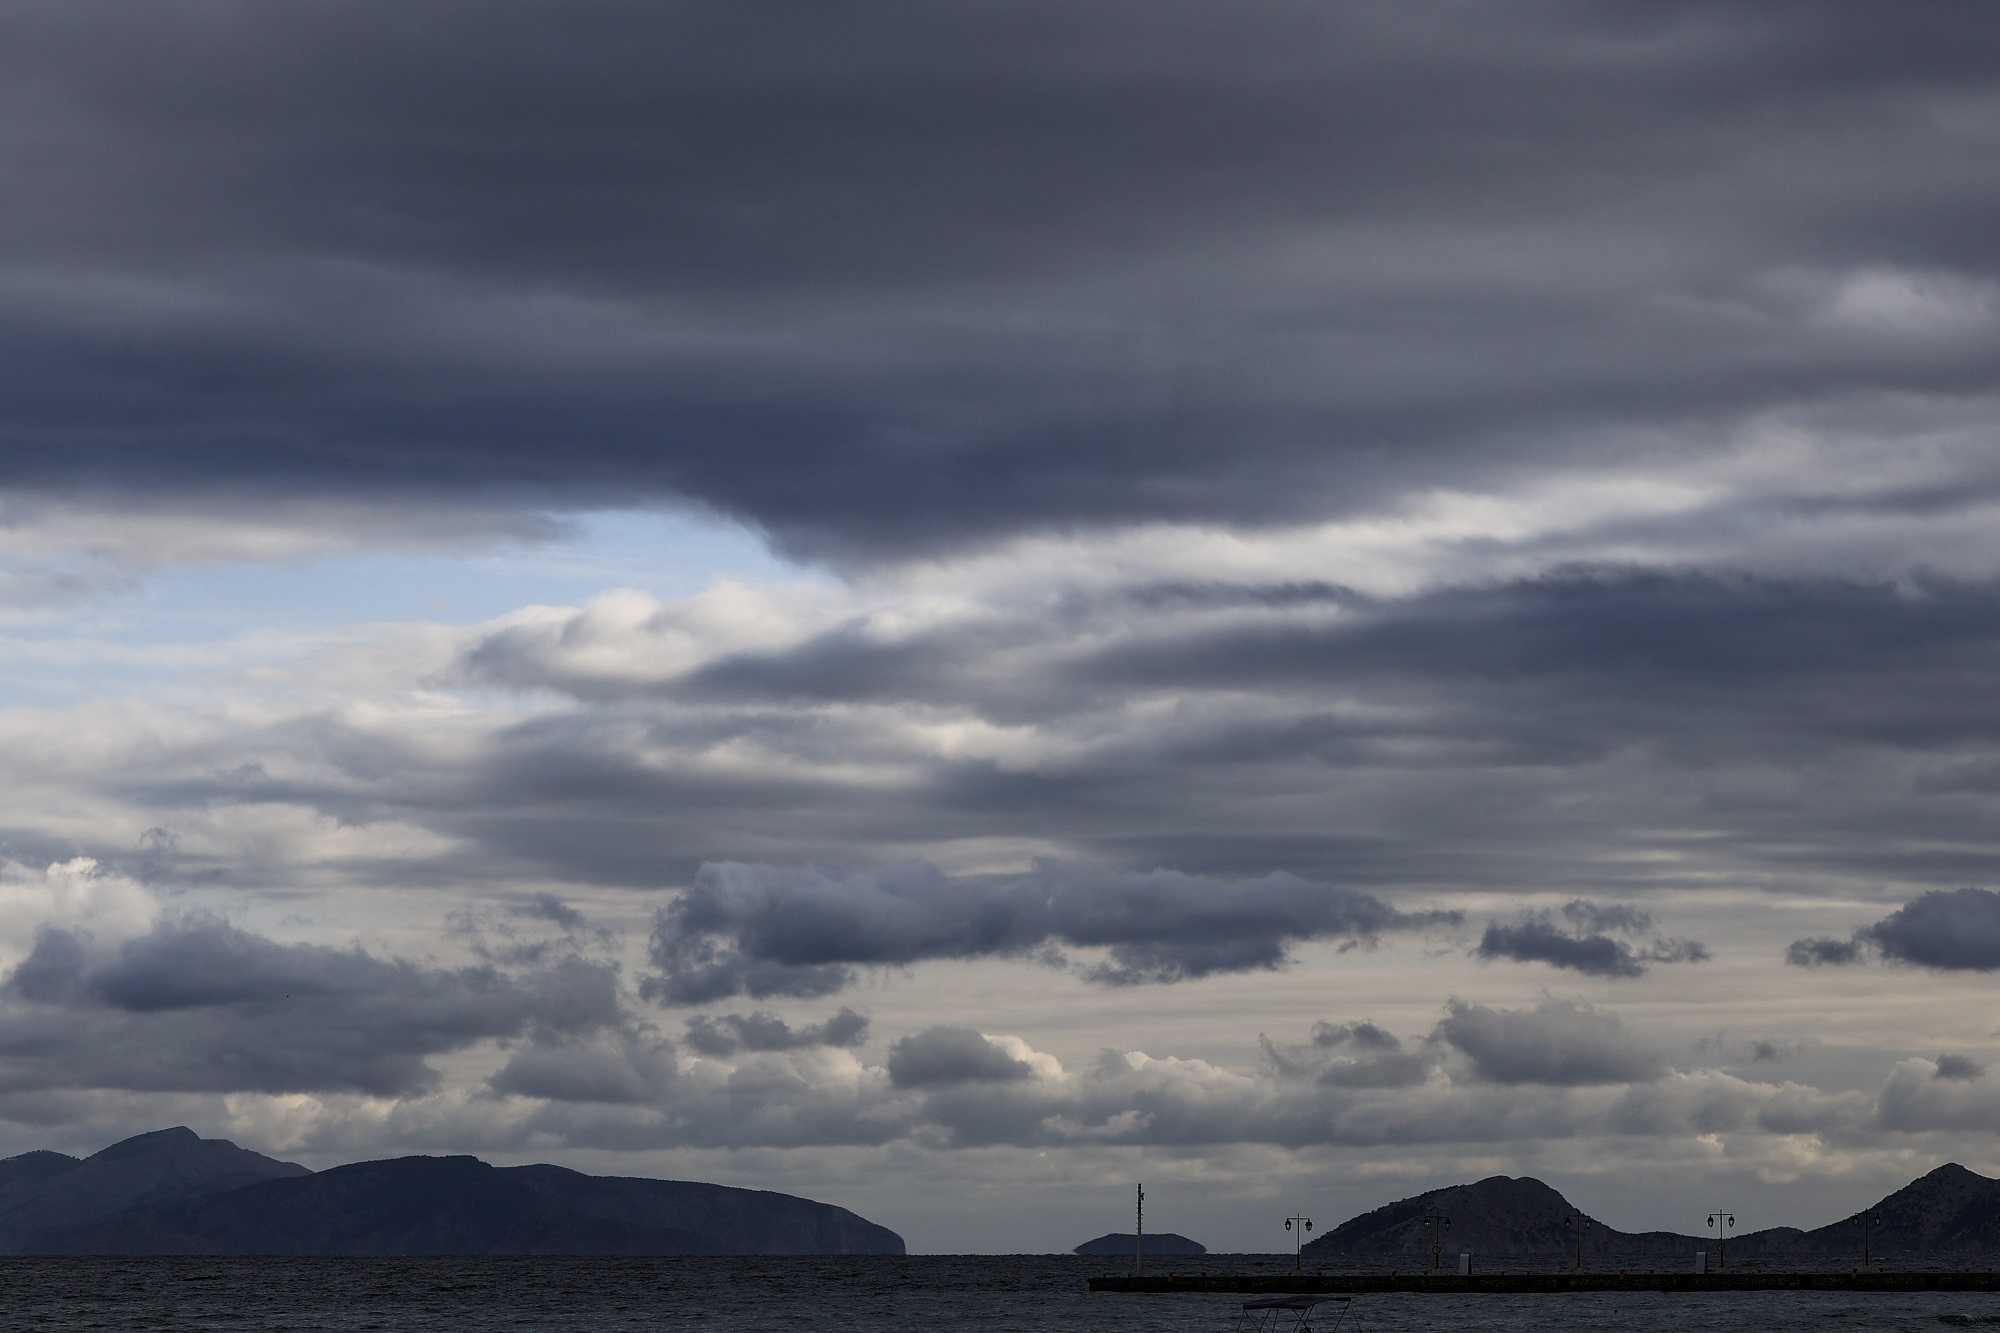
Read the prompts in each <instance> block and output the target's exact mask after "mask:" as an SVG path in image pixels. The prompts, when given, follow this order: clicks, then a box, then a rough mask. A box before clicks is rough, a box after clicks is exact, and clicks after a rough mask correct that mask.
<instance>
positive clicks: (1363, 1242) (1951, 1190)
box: [1305, 1162, 2000, 1262]
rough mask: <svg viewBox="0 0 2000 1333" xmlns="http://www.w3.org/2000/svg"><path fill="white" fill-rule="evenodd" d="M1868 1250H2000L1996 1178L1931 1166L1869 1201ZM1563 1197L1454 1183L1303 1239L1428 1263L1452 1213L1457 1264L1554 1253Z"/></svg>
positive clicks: (1784, 1249) (1775, 1247) (1836, 1226)
mask: <svg viewBox="0 0 2000 1333" xmlns="http://www.w3.org/2000/svg"><path fill="white" fill-rule="evenodd" d="M1860 1211H1863V1212H1867V1213H1870V1214H1877V1213H1879V1214H1880V1215H1881V1218H1882V1222H1881V1225H1880V1226H1871V1228H1870V1233H1869V1240H1868V1249H1869V1252H1870V1254H1871V1255H1879V1256H1883V1257H1889V1256H1902V1257H1908V1256H1912V1255H1924V1254H1938V1255H1942V1254H1977V1253H1983V1252H1990V1251H1995V1250H2000V1180H1992V1179H1989V1178H1988V1177H1986V1176H1982V1175H1979V1174H1977V1173H1976V1172H1972V1171H1968V1170H1966V1169H1965V1168H1964V1167H1962V1166H1960V1165H1958V1164H1957V1163H1955V1162H1954V1163H1949V1164H1947V1165H1945V1166H1941V1167H1939V1168H1937V1169H1936V1170H1935V1171H1932V1172H1931V1173H1930V1174H1929V1175H1926V1176H1923V1177H1921V1178H1920V1179H1917V1180H1914V1181H1912V1182H1910V1183H1909V1184H1908V1185H1905V1186H1904V1187H1903V1188H1902V1189H1900V1190H1897V1191H1896V1192H1895V1193H1894V1194H1891V1195H1889V1196H1888V1197H1887V1198H1885V1199H1883V1200H1882V1201H1881V1202H1879V1203H1877V1204H1875V1205H1874V1206H1872V1207H1870V1208H1867V1209H1863V1210H1860ZM1572 1212H1574V1208H1573V1206H1572V1205H1571V1203H1570V1201H1569V1200H1568V1199H1566V1198H1564V1197H1563V1196H1562V1195H1561V1194H1559V1193H1557V1192H1556V1191H1555V1190H1554V1189H1551V1188H1550V1187H1549V1186H1548V1185H1546V1184H1544V1183H1542V1182H1541V1181H1539V1180H1535V1179H1533V1178H1532V1177H1526V1176H1523V1177H1519V1178H1515V1177H1510V1176H1490V1177H1488V1178H1487V1179H1485V1180H1481V1181H1478V1182H1476V1183H1474V1184H1470V1185H1451V1186H1447V1187H1445V1188H1443V1189H1435V1190H1430V1191H1428V1192H1426V1193H1423V1194H1419V1195H1415V1196H1413V1197H1411V1198H1408V1199H1399V1200H1397V1201H1396V1202H1395V1203H1391V1204H1385V1205H1384V1206H1382V1207H1380V1208H1377V1209H1374V1210H1373V1211H1371V1212H1366V1213H1363V1214H1361V1216H1359V1217H1356V1218H1352V1219H1350V1220H1349V1221H1346V1222H1343V1223H1341V1224H1340V1225H1339V1226H1337V1227H1335V1228H1334V1229H1333V1230H1331V1231H1329V1232H1327V1233H1326V1234H1325V1235H1324V1236H1321V1237H1320V1238H1319V1239H1318V1240H1315V1241H1313V1242H1311V1243H1310V1244H1308V1245H1306V1247H1305V1253H1306V1254H1308V1255H1312V1256H1315V1257H1319V1258H1330V1257H1335V1256H1341V1257H1350V1258H1375V1259H1392V1258H1405V1257H1407V1258H1410V1259H1415V1260H1421V1261H1424V1262H1428V1261H1429V1259H1430V1255H1431V1233H1430V1230H1429V1228H1427V1227H1426V1226H1425V1225H1424V1218H1425V1217H1427V1216H1430V1215H1432V1214H1435V1213H1442V1214H1443V1215H1444V1216H1446V1217H1448V1218H1450V1219H1451V1227H1450V1229H1449V1230H1447V1231H1446V1232H1445V1233H1444V1237H1443V1243H1442V1253H1443V1254H1444V1256H1446V1257H1447V1259H1448V1260H1450V1261H1452V1262H1455V1261H1456V1259H1457V1256H1458V1254H1459V1253H1460V1252H1461V1251H1469V1252H1471V1253H1473V1254H1476V1255H1484V1256H1489V1257H1496V1258H1512V1257H1528V1256H1535V1255H1541V1256H1553V1255H1565V1254H1574V1253H1575V1252H1576V1240H1575V1233H1574V1232H1572V1231H1571V1230H1570V1228H1569V1227H1568V1226H1567V1225H1566V1223H1565V1220H1564V1219H1565V1218H1567V1217H1568V1216H1570V1215H1571V1213H1572ZM1715 1242H1716V1238H1715V1234H1714V1233H1713V1232H1710V1233H1709V1234H1708V1235H1705V1236H1702V1235H1686V1234H1682V1233H1679V1232H1672V1231H1643V1232H1627V1231H1619V1230H1617V1229H1616V1228H1614V1227H1611V1226H1608V1225H1606V1224H1605V1223H1604V1222H1603V1221H1602V1220H1601V1219H1597V1218H1592V1219H1591V1227H1590V1229H1589V1230H1588V1231H1586V1232H1585V1233H1584V1238H1583V1256H1584V1258H1585V1260H1586V1261H1591V1260H1599V1261H1601V1260H1607V1259H1624V1258H1630V1259H1655V1260H1659V1259H1669V1258H1671V1259H1685V1258H1688V1257H1689V1256H1691V1255H1692V1253H1693V1251H1695V1250H1697V1249H1707V1250H1711V1251H1712V1250H1713V1249H1714V1248H1715ZM1728 1246H1729V1250H1728V1252H1729V1256H1730V1257H1731V1258H1732V1259H1736V1258H1745V1259H1747V1258H1750V1257H1752V1256H1783V1255H1815V1256H1822V1257H1824V1256H1830V1255H1834V1256H1845V1255H1853V1256H1854V1257H1856V1258H1857V1259H1858V1258H1859V1257H1860V1253H1861V1230H1860V1227H1859V1226H1858V1225H1856V1224H1855V1223H1854V1222H1853V1221H1852V1220H1851V1219H1847V1218H1843V1219H1842V1220H1840V1221H1838V1222H1834V1223H1831V1224H1829V1225H1827V1226H1823V1227H1820V1228H1818V1229H1816V1230H1813V1231H1801V1230H1799V1229H1798V1228H1797V1227H1769V1228H1766V1229H1764V1230H1762V1231H1752V1232H1746V1233H1744V1234H1742V1235H1732V1236H1730V1237H1729V1238H1728Z"/></svg>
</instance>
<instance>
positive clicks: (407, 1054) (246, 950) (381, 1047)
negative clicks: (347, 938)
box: [0, 913, 623, 1097]
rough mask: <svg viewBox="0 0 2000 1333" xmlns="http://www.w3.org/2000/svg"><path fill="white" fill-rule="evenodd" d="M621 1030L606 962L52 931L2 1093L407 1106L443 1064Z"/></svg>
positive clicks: (168, 933)
mask: <svg viewBox="0 0 2000 1333" xmlns="http://www.w3.org/2000/svg"><path fill="white" fill-rule="evenodd" d="M622 1021H623V1015H622V1012H621V1006H620V1001H619V998H618V992H617V984H616V975H615V971H614V969H612V968H611V967H609V966H608V965H604V964H597V963H590V962H586V961H583V960H581V959H567V960H563V961H561V962H558V963H555V964H552V965H549V966H546V967H542V968H538V969H534V970H529V971H521V972H512V973H510V972H505V971H502V970H500V969H498V968H495V967H493V966H491V965H478V966H471V967H461V968H447V967H433V966H427V965H424V964H419V963H414V962H410V961H407V960H403V959H396V958H383V957H378V956H376V955H374V954H371V953H369V952H367V951H365V950H363V949H360V948H358V947H356V948H345V949H341V948H331V947H328V946H325V945H318V944H281V943H278V942H276V941H273V940H270V939H267V938H264V937H263V936H260V935H256V934H253V933H251V932H248V931H245V930H242V929H240V928H238V927H236V926H233V925H231V924H229V923H228V922H226V921H223V920H221V919H220V918H218V917H214V916H209V915H205V914H201V913H190V914H166V915H163V916H161V917H160V918H159V919H158V920H156V921H155V922H154V923H153V924H152V926H151V928H150V929H148V930H147V931H146V932H145V933H144V934H141V935H138V936H136V937H134V938H131V939H128V940H126V941H124V942H123V943H121V944H117V945H115V946H112V947H105V946H104V945H102V944H100V943H99V942H98V941H97V940H95V939H94V938H93V937H92V936H91V935H90V934H89V933H88V932H86V931H84V930H81V929H74V928H65V927H49V928H46V929H44V930H43V931H42V932H41V933H40V935H39V937H38V938H37V940H36V942H35V945H34V948H33V950H32V951H31V952H30V953H29V954H28V956H27V957H26V958H25V959H23V960H22V961H21V963H20V964H19V965H18V966H16V967H15V968H14V969H13V970H12V972H11V973H9V974H8V976H7V978H6V982H5V1004H4V1008H0V1089H4V1090H7V1091H19V1090H23V1089H32V1088H50V1087H53V1088H113V1089H124V1090H129V1091H143V1092H195V1091H201V1092H236V1091H254V1092H266V1093H286V1092H361V1093H368V1094H372V1095H375V1096H384V1097H399V1096H409V1095H414V1094H420V1093H423V1092H426V1091H429V1090H432V1089H434V1088H436V1087H437V1086H438V1085H439V1081H440V1078H441V1075H440V1074H439V1072H438V1070H437V1069H436V1068H434V1067H433V1066H432V1065H431V1064H430V1063H429V1058H430V1057H432V1056H438V1055H444V1054H447V1053H449V1052H452V1051H458V1050H462V1049H464V1048H466V1047H469V1046H472V1045H475V1044H477V1043H480V1042H485V1041H493V1040H505V1039H511V1038H517V1037H524V1036H531V1035H534V1036H544V1037H551V1038H559V1037H563V1036H570V1035H576V1034H583V1033H589V1032H592V1031H597V1030H601V1029H604V1028H607V1027H613V1026H616V1025H619V1024H620V1023H621V1022H622Z"/></svg>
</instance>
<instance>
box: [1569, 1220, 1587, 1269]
mask: <svg viewBox="0 0 2000 1333" xmlns="http://www.w3.org/2000/svg"><path fill="white" fill-rule="evenodd" d="M1563 1225H1564V1226H1566V1227H1568V1228H1569V1229H1570V1230H1571V1231H1574V1232H1575V1233H1576V1271H1577V1272H1579V1273H1581V1272H1582V1271H1583V1233H1584V1232H1586V1231H1588V1230H1590V1219H1589V1218H1588V1217H1586V1216H1584V1213H1583V1210H1582V1209H1581V1208H1579V1209H1577V1210H1576V1211H1575V1212H1573V1213H1571V1214H1570V1215H1569V1216H1568V1217H1565V1218H1564V1219H1563Z"/></svg>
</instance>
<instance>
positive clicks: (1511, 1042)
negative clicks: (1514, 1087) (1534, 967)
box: [1435, 999, 1666, 1086]
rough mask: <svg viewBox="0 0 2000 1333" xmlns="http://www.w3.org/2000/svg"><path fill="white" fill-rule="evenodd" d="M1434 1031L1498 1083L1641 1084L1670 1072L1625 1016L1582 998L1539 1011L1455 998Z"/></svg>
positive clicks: (1545, 1004) (1543, 1006)
mask: <svg viewBox="0 0 2000 1333" xmlns="http://www.w3.org/2000/svg"><path fill="white" fill-rule="evenodd" d="M1435 1035H1436V1036H1437V1037H1438V1038H1439V1039H1441V1040H1443V1041H1446V1042H1449V1043H1450V1044H1451V1045H1453V1046H1455V1047H1457V1048H1458V1049H1459V1050H1460V1051H1462V1052H1464V1053H1465V1055H1466V1056H1468V1057H1469V1058H1470V1059H1471V1061H1472V1064H1473V1067H1474V1068H1475V1069H1477V1070H1478V1071H1479V1073H1480V1074H1481V1075H1482V1076H1484V1077H1486V1078H1489V1079H1491V1080H1493V1081H1494V1082H1495V1083H1548V1084H1557V1085H1563V1086H1578V1085H1587V1084H1593V1083H1639V1082H1645V1081H1647V1080H1650V1079H1655V1078H1658V1077H1659V1076H1660V1075H1662V1074H1664V1073H1665V1072H1666V1064H1665V1062H1664V1061H1662V1060H1661V1058H1660V1056H1659V1054H1658V1053H1657V1052H1655V1051H1653V1050H1651V1049H1650V1048H1649V1047H1648V1046H1647V1045H1646V1044H1645V1043H1644V1042H1643V1041H1641V1040H1640V1039H1639V1037H1638V1035H1637V1034H1636V1033H1634V1032H1633V1031H1632V1029H1631V1028H1630V1027H1628V1026H1627V1025H1626V1023H1625V1021H1624V1020H1623V1019H1621V1018H1619V1017H1618V1015H1616V1014H1614V1013H1611V1012H1610V1011H1609V1010H1605V1009H1598V1008H1595V1007H1593V1006H1591V1005H1588V1004H1585V1003H1583V1002H1581V1001H1578V1000H1553V999H1552V1000H1544V1001H1543V1002H1542V1003H1541V1004H1540V1005H1539V1006H1537V1007H1536V1008H1534V1009H1489V1008H1487V1007H1486V1006H1485V1005H1480V1004H1471V1003H1468V1002H1466V1001H1464V1000H1453V1001H1452V1002H1451V1004H1450V1005H1449V1006H1448V1009H1447V1012H1446V1014H1445V1017H1444V1018H1443V1020H1441V1021H1440V1022H1439V1023H1438V1025H1437V1030H1436V1033H1435Z"/></svg>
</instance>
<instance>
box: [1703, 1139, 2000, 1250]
mask: <svg viewBox="0 0 2000 1333" xmlns="http://www.w3.org/2000/svg"><path fill="white" fill-rule="evenodd" d="M1860 1211H1862V1212H1866V1213H1870V1214H1879V1215H1880V1216H1881V1218H1882V1222H1881V1225H1879V1226H1876V1225H1872V1224H1871V1225H1870V1227H1869V1234H1868V1250H1869V1253H1870V1254H1871V1255H1882V1256H1891V1255H1895V1256H1910V1255H1919V1254H1978V1253H1982V1252H1987V1251H1993V1250H2000V1180H1993V1179H1991V1178H1989V1177H1986V1176H1982V1175H1980V1174H1979V1173H1978V1172H1976V1171H1968V1170H1967V1169H1966V1168H1964V1167H1962V1166H1960V1165H1959V1164H1958V1163H1956V1162H1947V1163H1945V1165H1943V1166H1941V1167H1939V1168H1937V1170H1935V1171H1932V1172H1930V1173H1929V1174H1928V1175H1924V1176H1919V1177H1918V1178H1917V1179H1915V1180H1913V1181H1911V1182H1910V1183H1909V1184H1907V1185H1905V1186H1903V1188H1901V1189H1899V1190H1897V1191H1896V1192H1895V1193H1894V1194H1891V1195H1889V1196H1888V1197H1887V1198H1885V1199H1883V1200H1882V1201H1881V1202H1879V1203H1876V1204H1874V1205H1873V1206H1871V1207H1869V1208H1866V1209H1862V1210H1860ZM1739 1244H1740V1245H1741V1246H1742V1251H1741V1252H1742V1253H1743V1254H1745V1255H1750V1254H1816V1255H1826V1254H1839V1255H1846V1254H1852V1255H1856V1256H1858V1255H1859V1254H1860V1253H1861V1227H1860V1225H1859V1224H1858V1223H1857V1222H1855V1221H1854V1219H1853V1218H1851V1217H1850V1218H1842V1219H1841V1220H1840V1221H1838V1222H1834V1223H1831V1224H1830V1225H1827V1226H1823V1227H1819V1228H1817V1229H1815V1230H1812V1231H1793V1230H1791V1229H1790V1228H1775V1229H1774V1230H1772V1231H1770V1232H1759V1233H1757V1234H1756V1235H1754V1236H1746V1237H1744V1238H1743V1241H1741V1242H1738V1241H1731V1242H1730V1244H1729V1249H1730V1252H1731V1253H1732V1254H1733V1253H1736V1252H1737V1247H1738V1245H1739Z"/></svg>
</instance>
